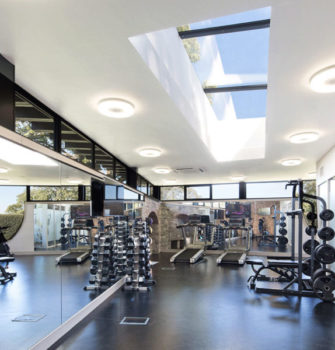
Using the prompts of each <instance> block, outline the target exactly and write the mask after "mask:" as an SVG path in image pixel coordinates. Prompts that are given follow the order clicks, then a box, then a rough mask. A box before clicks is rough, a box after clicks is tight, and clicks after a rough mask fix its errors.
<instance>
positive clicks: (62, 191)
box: [30, 186, 78, 201]
mask: <svg viewBox="0 0 335 350" xmlns="http://www.w3.org/2000/svg"><path fill="white" fill-rule="evenodd" d="M30 200H31V201H77V200H78V186H31V187H30Z"/></svg>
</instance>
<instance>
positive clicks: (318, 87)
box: [309, 66, 335, 93]
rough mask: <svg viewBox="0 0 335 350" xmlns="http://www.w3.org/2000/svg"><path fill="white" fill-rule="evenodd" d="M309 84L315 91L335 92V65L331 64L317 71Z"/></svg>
mask: <svg viewBox="0 0 335 350" xmlns="http://www.w3.org/2000/svg"><path fill="white" fill-rule="evenodd" d="M309 84H310V87H311V89H312V90H313V91H315V92H320V93H330V92H335V66H330V67H327V68H324V69H321V70H320V71H318V72H316V73H315V74H314V75H313V76H312V77H311V79H310V81H309Z"/></svg>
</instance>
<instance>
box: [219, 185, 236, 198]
mask: <svg viewBox="0 0 335 350" xmlns="http://www.w3.org/2000/svg"><path fill="white" fill-rule="evenodd" d="M239 197H240V186H239V184H222V185H213V186H212V198H213V199H235V198H239Z"/></svg>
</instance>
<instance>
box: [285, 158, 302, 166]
mask: <svg viewBox="0 0 335 350" xmlns="http://www.w3.org/2000/svg"><path fill="white" fill-rule="evenodd" d="M301 163H302V161H301V159H283V160H281V161H280V164H281V165H284V166H296V165H300V164H301Z"/></svg>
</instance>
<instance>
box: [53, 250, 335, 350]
mask: <svg viewBox="0 0 335 350" xmlns="http://www.w3.org/2000/svg"><path fill="white" fill-rule="evenodd" d="M170 255H171V254H161V256H160V263H159V264H156V265H155V266H154V267H153V270H154V276H155V279H156V281H157V285H156V286H154V287H153V288H152V291H151V292H149V293H140V292H122V291H119V292H117V293H116V294H115V296H114V297H112V299H111V300H110V301H109V302H107V303H105V305H103V306H101V307H100V308H99V309H98V310H96V312H95V313H94V314H93V315H92V317H91V318H90V319H89V320H87V321H86V322H84V323H82V324H81V325H79V326H78V327H77V328H75V329H74V330H73V331H72V332H71V333H70V335H69V336H68V337H67V338H66V339H64V341H63V342H62V343H61V345H59V346H58V347H55V348H57V349H59V350H60V349H84V350H85V349H89V350H91V349H118V350H123V349H124V350H133V349H134V350H135V349H145V350H152V349H155V350H156V349H158V350H165V349H166V350H172V349H173V350H179V349H180V350H187V349H192V350H194V349H208V350H216V349H220V350H223V349H224V350H226V349H228V350H230V349H231V350H242V349H243V350H245V349H252V350H254V349H255V350H262V349H264V350H269V349H270V350H277V349H278V350H279V349H280V350H282V349H287V350H295V349H299V350H309V349H313V350H314V349H325V350H326V349H327V350H330V349H335V305H333V304H325V303H322V302H321V301H320V300H319V299H313V298H301V299H299V298H297V297H278V296H270V295H259V294H255V293H254V292H253V291H250V290H249V289H248V288H247V283H246V281H247V278H248V276H249V274H250V270H249V269H250V268H249V266H247V265H245V266H244V267H228V266H227V267H226V266H225V267H220V266H217V265H216V263H215V259H216V256H207V258H206V259H207V261H206V262H203V263H198V264H195V265H188V264H176V265H175V269H171V267H172V266H173V265H171V264H170V263H169V262H168V261H169V260H168V258H169V256H170ZM124 316H143V317H150V321H149V323H148V325H147V326H129V325H128V326H127V325H120V321H121V320H122V318H123V317H124Z"/></svg>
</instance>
